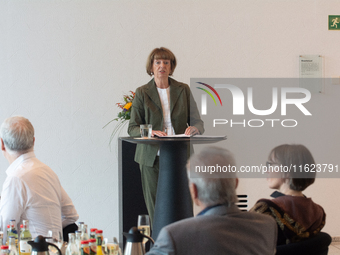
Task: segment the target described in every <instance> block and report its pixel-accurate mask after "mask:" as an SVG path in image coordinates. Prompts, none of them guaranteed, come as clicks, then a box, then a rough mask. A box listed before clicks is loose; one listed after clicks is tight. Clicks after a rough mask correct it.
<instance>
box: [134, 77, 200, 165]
mask: <svg viewBox="0 0 340 255" xmlns="http://www.w3.org/2000/svg"><path fill="white" fill-rule="evenodd" d="M169 84H170V115H171V123H172V126H173V128H174V130H175V133H176V134H183V133H184V132H185V129H186V128H187V124H188V125H189V126H195V127H196V128H197V129H198V130H199V131H200V133H201V134H203V132H204V128H203V121H202V120H201V118H200V115H199V112H198V109H197V105H196V102H195V100H194V98H193V96H192V94H191V92H190V88H189V86H188V85H187V84H185V83H181V82H178V81H176V80H174V79H172V78H169ZM141 124H152V129H153V130H163V110H162V104H161V101H160V99H159V95H158V91H157V87H156V84H155V81H154V79H152V80H151V81H150V82H149V83H148V84H146V85H144V86H141V87H139V88H137V90H136V96H135V98H134V100H133V103H132V109H131V119H130V122H129V128H128V133H129V135H130V136H135V137H140V128H139V125H141ZM158 149H159V147H158V145H146V144H138V145H137V148H136V154H135V161H136V162H137V163H139V164H141V165H146V166H149V167H152V166H153V164H154V162H155V159H156V155H157V151H158Z"/></svg>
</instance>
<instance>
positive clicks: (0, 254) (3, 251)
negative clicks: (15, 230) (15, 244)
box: [0, 245, 9, 255]
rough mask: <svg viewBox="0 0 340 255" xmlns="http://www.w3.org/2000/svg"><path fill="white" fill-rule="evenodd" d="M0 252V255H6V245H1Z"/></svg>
mask: <svg viewBox="0 0 340 255" xmlns="http://www.w3.org/2000/svg"><path fill="white" fill-rule="evenodd" d="M0 249H1V251H0V255H8V254H9V252H8V245H1V247H0Z"/></svg>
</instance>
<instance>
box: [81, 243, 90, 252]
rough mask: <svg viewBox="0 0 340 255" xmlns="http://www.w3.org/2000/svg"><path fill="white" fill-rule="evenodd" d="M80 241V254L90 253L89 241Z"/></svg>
mask: <svg viewBox="0 0 340 255" xmlns="http://www.w3.org/2000/svg"><path fill="white" fill-rule="evenodd" d="M80 243H81V248H80V255H90V248H89V241H88V240H82V241H81V242H80Z"/></svg>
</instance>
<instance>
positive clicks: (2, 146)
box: [0, 138, 6, 151]
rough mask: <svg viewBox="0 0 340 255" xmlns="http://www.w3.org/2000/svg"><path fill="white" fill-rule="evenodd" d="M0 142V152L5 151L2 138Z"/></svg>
mask: <svg viewBox="0 0 340 255" xmlns="http://www.w3.org/2000/svg"><path fill="white" fill-rule="evenodd" d="M0 140H1V150H2V151H6V147H5V144H4V140H2V138H0Z"/></svg>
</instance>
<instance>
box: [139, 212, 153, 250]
mask: <svg viewBox="0 0 340 255" xmlns="http://www.w3.org/2000/svg"><path fill="white" fill-rule="evenodd" d="M137 226H138V230H140V231H142V233H143V234H144V235H146V236H150V218H149V215H146V214H142V215H138V222H137ZM148 240H149V239H147V238H143V247H144V250H145V244H146V242H147V241H148Z"/></svg>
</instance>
